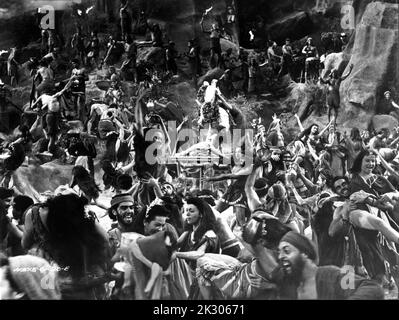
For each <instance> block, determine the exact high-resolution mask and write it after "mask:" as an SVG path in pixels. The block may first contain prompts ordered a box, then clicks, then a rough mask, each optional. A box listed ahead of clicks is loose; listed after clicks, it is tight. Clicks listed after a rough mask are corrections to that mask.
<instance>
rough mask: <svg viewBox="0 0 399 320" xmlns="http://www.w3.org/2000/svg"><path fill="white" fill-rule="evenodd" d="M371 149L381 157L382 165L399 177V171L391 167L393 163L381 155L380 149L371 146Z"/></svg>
mask: <svg viewBox="0 0 399 320" xmlns="http://www.w3.org/2000/svg"><path fill="white" fill-rule="evenodd" d="M370 151H372V152H373V153H374V154H375V155H376V156H377V157H378V158H379V159H380V161H381V164H382V166H383V167H384V168H385V170H387V171H388V172H389V174H391V175H393V176H395V177H397V178H399V173H398V172H397V171H395V170H394V169H393V168H392V167H391V165H390V164H389V163H388V162H387V161H386V160H385V159H384V157H383V156H381V154H380V153H379V152H378V150H376V149H374V148H370Z"/></svg>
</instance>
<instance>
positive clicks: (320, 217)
mask: <svg viewBox="0 0 399 320" xmlns="http://www.w3.org/2000/svg"><path fill="white" fill-rule="evenodd" d="M331 185H332V190H333V191H334V192H335V194H336V195H333V196H331V195H330V194H328V193H323V194H321V195H320V197H319V200H318V206H319V210H318V211H317V212H316V215H315V217H314V222H313V228H314V231H315V233H316V236H317V243H318V249H319V250H318V252H319V266H325V265H334V266H338V267H341V266H343V265H344V264H343V263H344V258H345V257H344V254H345V252H344V237H345V235H348V234H349V232H350V224H349V223H346V222H345V221H344V220H339V221H338V220H333V218H334V211H335V209H336V208H337V207H341V206H345V208H348V209H349V208H350V207H351V205H350V203H349V201H348V199H349V182H348V179H347V178H346V177H339V176H338V177H335V178H334V179H333V181H332V183H331Z"/></svg>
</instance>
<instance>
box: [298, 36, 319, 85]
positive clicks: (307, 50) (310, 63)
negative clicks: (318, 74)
mask: <svg viewBox="0 0 399 320" xmlns="http://www.w3.org/2000/svg"><path fill="white" fill-rule="evenodd" d="M302 54H303V55H304V56H305V58H306V59H305V82H306V80H307V78H308V73H309V71H310V70H309V68H312V69H314V70H316V71H318V70H317V68H316V66H315V65H316V63H317V61H318V60H319V53H318V51H317V48H316V46H314V45H313V39H312V38H310V37H309V38H308V39H307V41H306V45H305V46H304V47H303V49H302Z"/></svg>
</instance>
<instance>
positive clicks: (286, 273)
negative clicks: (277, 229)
mask: <svg viewBox="0 0 399 320" xmlns="http://www.w3.org/2000/svg"><path fill="white" fill-rule="evenodd" d="M278 260H279V266H278V267H277V268H276V269H275V270H274V271H272V273H271V274H270V279H271V281H272V282H274V283H276V284H277V286H278V291H279V297H280V299H321V300H346V299H348V300H368V299H370V300H378V299H383V298H384V291H383V289H382V287H381V286H380V285H379V284H378V283H377V282H375V281H373V280H368V279H366V278H362V277H360V276H358V275H356V274H355V273H354V272H353V271H351V270H350V269H348V268H345V267H344V268H338V267H336V266H322V267H318V266H317V262H316V261H317V260H318V257H317V252H316V249H315V247H314V245H313V243H312V242H311V241H310V240H309V239H308V238H306V237H305V236H303V235H300V234H299V233H296V232H293V231H290V232H288V233H287V234H285V236H284V237H283V238H282V239H281V241H280V244H279V254H278Z"/></svg>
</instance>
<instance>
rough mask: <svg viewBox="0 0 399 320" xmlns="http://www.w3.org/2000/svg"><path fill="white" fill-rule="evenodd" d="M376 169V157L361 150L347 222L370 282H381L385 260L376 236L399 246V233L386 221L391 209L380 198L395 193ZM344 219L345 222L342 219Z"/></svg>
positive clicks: (354, 173)
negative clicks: (352, 230) (353, 230)
mask: <svg viewBox="0 0 399 320" xmlns="http://www.w3.org/2000/svg"><path fill="white" fill-rule="evenodd" d="M375 166H376V156H375V154H374V153H373V152H371V151H368V150H362V151H361V152H360V153H359V155H358V156H357V157H356V159H355V161H354V163H353V167H352V174H353V177H352V181H351V183H350V193H351V202H352V205H354V209H355V210H353V211H351V212H350V214H349V217H348V218H349V221H350V222H351V223H352V224H353V225H354V227H355V234H356V239H357V241H358V244H359V248H360V251H361V253H362V255H363V260H364V266H365V267H366V269H367V272H368V273H369V275H370V276H371V278H379V279H382V277H383V275H384V274H385V263H384V261H385V258H384V256H383V253H382V248H381V245H380V242H381V241H380V238H379V237H378V232H379V231H380V232H381V233H382V234H383V235H384V236H385V237H386V238H387V240H389V241H393V242H396V243H399V233H398V232H397V231H395V230H394V229H393V228H392V227H391V226H390V224H389V222H388V221H387V220H386V215H385V212H387V211H388V210H390V205H389V199H388V197H387V196H383V195H384V194H385V193H389V192H393V191H395V189H394V188H393V186H392V185H391V184H390V183H389V181H388V180H386V179H385V178H384V177H383V176H380V175H375V174H374V173H373V170H374V168H375ZM378 215H380V216H381V217H385V219H383V218H380V217H379V216H378ZM343 219H344V220H345V219H346V218H345V217H344V216H343ZM395 264H396V263H394V264H393V265H395Z"/></svg>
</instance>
